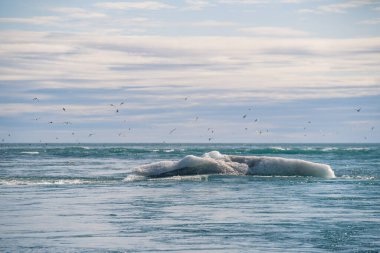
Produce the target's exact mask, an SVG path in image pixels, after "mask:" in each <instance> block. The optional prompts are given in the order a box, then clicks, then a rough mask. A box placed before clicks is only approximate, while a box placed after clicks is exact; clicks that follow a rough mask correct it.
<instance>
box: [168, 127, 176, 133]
mask: <svg viewBox="0 0 380 253" xmlns="http://www.w3.org/2000/svg"><path fill="white" fill-rule="evenodd" d="M176 129H177V128H173V129H172V130H170V132H169V134H172V133H173V132H174V131H175V130H176Z"/></svg>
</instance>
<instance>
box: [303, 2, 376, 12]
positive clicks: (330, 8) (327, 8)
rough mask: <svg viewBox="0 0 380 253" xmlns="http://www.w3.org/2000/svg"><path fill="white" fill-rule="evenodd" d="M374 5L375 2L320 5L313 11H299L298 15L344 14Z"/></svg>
mask: <svg viewBox="0 0 380 253" xmlns="http://www.w3.org/2000/svg"><path fill="white" fill-rule="evenodd" d="M373 3H376V0H351V1H346V2H342V3H334V4H326V5H320V6H318V7H317V8H315V9H301V10H299V12H300V13H346V12H347V11H348V10H350V9H355V8H360V7H362V6H365V5H370V4H373Z"/></svg>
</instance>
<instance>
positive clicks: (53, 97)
mask: <svg viewBox="0 0 380 253" xmlns="http://www.w3.org/2000/svg"><path fill="white" fill-rule="evenodd" d="M0 138H1V140H2V141H3V142H163V141H165V142H249V143H259V142H380V2H379V1H378V0H346V1H334V0H185V1H119V2H112V1H101V0H99V1H89V0H81V1H78V0H64V1H63V0H58V1H43V0H33V1H25V0H0Z"/></svg>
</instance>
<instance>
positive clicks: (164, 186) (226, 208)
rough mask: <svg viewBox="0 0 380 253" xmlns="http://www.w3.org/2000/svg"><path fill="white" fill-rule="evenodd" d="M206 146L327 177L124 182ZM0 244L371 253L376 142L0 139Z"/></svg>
mask: <svg viewBox="0 0 380 253" xmlns="http://www.w3.org/2000/svg"><path fill="white" fill-rule="evenodd" d="M212 150H218V151H219V152H221V153H223V154H234V155H266V156H280V157H285V158H297V159H304V160H309V161H313V162H319V163H325V164H329V165H331V167H332V168H333V169H334V171H335V174H336V176H337V178H335V179H322V178H312V177H258V176H228V175H205V176H204V175H203V176H190V177H173V178H164V179H151V180H149V179H146V180H138V181H128V180H125V179H126V178H127V177H128V175H130V174H131V172H132V170H133V168H135V167H137V166H139V165H142V164H146V163H151V162H156V161H162V160H178V159H181V158H183V157H184V156H186V155H189V154H192V155H197V156H200V155H202V154H203V153H205V152H209V151H212ZM0 200H1V205H0V251H1V252H119V251H120V252H158V251H173V252H200V251H204V252H379V250H380V145H378V144H367V145H366V144H356V145H354V144H318V145H317V144H315V145H311V144H277V145H273V144H267V145H264V144H263V145H249V144H213V145H211V144H210V145H206V144H191V145H190V144H135V145H133V144H128V145H121V144H120V145H119V144H82V145H73V144H49V145H40V144H32V145H27V144H3V145H2V146H0Z"/></svg>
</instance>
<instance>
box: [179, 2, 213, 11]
mask: <svg viewBox="0 0 380 253" xmlns="http://www.w3.org/2000/svg"><path fill="white" fill-rule="evenodd" d="M212 5H213V4H211V3H210V1H206V0H186V7H185V9H187V10H193V11H199V10H203V9H204V8H206V7H208V6H212Z"/></svg>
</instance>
